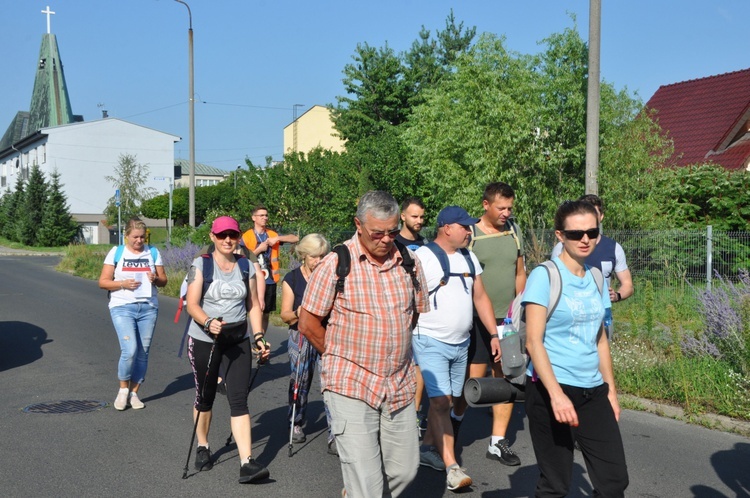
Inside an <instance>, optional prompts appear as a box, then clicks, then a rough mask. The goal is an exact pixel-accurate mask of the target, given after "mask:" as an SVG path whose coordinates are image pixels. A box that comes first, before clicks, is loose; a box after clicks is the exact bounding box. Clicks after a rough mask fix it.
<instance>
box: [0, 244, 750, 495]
mask: <svg viewBox="0 0 750 498" xmlns="http://www.w3.org/2000/svg"><path fill="white" fill-rule="evenodd" d="M58 261H59V258H58V257H50V256H45V257H24V256H15V255H6V256H0V385H2V390H1V391H0V400H2V403H0V452H1V454H2V457H1V458H2V464H0V483H1V484H2V486H1V487H0V496H104V495H108V496H136V495H144V496H209V495H224V496H240V495H247V494H251V495H255V496H263V497H265V498H274V497H295V496H299V497H336V496H339V493H340V490H341V487H342V481H341V472H340V468H339V464H338V460H337V458H336V457H333V456H331V455H328V454H327V453H326V444H325V443H326V435H325V416H324V414H323V407H322V401H321V396H320V394H319V392H318V391H319V390H318V389H317V388H316V389H315V392H313V393H312V394H311V403H310V410H309V420H308V427H307V433H308V440H307V442H306V443H305V444H302V445H297V446H295V454H294V456H293V457H291V458H290V457H289V456H288V453H287V443H288V432H287V430H286V422H285V414H286V386H287V382H288V380H287V379H288V372H289V366H288V359H287V356H286V353H285V346H286V342H285V341H286V331H285V330H284V329H281V328H273V329H272V330H270V331H269V334H268V335H269V338H270V341H271V342H272V344H273V349H274V354H273V355H272V359H271V362H270V364H268V365H265V366H263V367H261V369H260V371H259V373H258V376H257V379H256V382H255V386H254V387H253V390H252V392H251V393H250V407H251V412H252V415H253V440H254V443H253V454H254V457H255V458H256V459H257V460H259V461H260V462H261V463H263V464H265V465H266V466H268V468H269V469H270V472H271V477H270V479H269V480H268V481H266V482H264V483H261V484H257V485H240V484H238V483H237V477H238V467H239V462H238V459H237V450H236V447H235V446H234V445H233V444H232V445H229V446H226V447H225V446H224V442H225V440H226V438H227V436H228V435H229V411H228V407H227V405H226V402H225V401H224V399H223V398H221V397H218V398H217V403H216V405H215V411H214V421H213V432H212V433H211V435H210V442H211V446H212V450H213V451H214V454H215V455H216V456H217V457H218V463H217V464H216V465H215V466H214V468H213V470H211V471H210V472H202V473H197V474H196V473H195V472H194V471H193V470H192V465H191V468H190V472H189V476H188V478H187V479H182V473H183V467H184V465H185V459H186V456H187V450H188V445H189V443H190V435H191V431H192V422H191V419H190V407H191V403H192V399H193V387H192V380H191V373H190V368H189V366H188V363H187V360H186V359H185V358H178V357H177V350H178V348H179V342H180V337H181V334H182V329H183V325H184V320H185V316H186V315H183V316H182V319H181V321H180V323H179V324H174V323H173V317H174V313H175V310H176V303H177V301H176V299H172V298H166V297H162V298H161V299H160V304H161V309H160V311H161V314H160V317H159V322H158V325H157V331H156V334H155V338H154V343H153V345H152V348H151V357H150V364H149V372H148V375H147V381H146V383H145V384H144V386H143V388H142V390H141V394H142V396H141V399H143V401H144V402H145V403H146V408H145V409H144V410H140V411H134V410H131V409H128V410H126V411H124V412H118V411H116V410H114V409H113V408H112V406H111V403H112V402H113V400H114V398H115V395H116V393H117V379H116V365H117V358H118V355H119V348H118V345H117V339H116V335H115V333H114V330H113V328H112V324H111V321H110V318H109V312H108V310H107V297H106V293H105V292H104V291H102V290H100V289H99V288H98V287H97V284H96V282H92V281H87V280H83V279H80V278H77V277H72V276H69V275H66V274H62V273H59V272H56V271H54V266H55V265H56V263H57V262H58ZM61 400H62V401H70V400H81V401H92V402H96V401H99V402H102V403H103V404H104V406H102V407H101V408H99V409H96V410H93V411H90V412H86V413H60V414H49V413H33V412H31V413H29V412H25V411H24V408H26V407H29V406H38V404H40V403H50V402H57V401H61ZM515 415H516V416H515V417H514V421H513V423H512V426H511V432H510V437H511V439H512V441H513V448H514V449H515V451H516V452H517V453H518V454H519V456H520V458H521V461H522V464H521V466H520V467H513V468H510V467H504V466H502V465H499V464H497V463H496V462H493V461H490V460H487V459H486V458H485V456H484V453H485V451H486V445H487V439H488V437H489V428H490V416H489V413H488V411H487V410H486V409H481V410H480V409H476V410H470V411H469V413H468V414H467V418H466V419H465V422H464V424H463V426H462V431H461V437H460V442H461V445H462V449H461V451H460V454H459V455H460V458H459V459H460V461H462V464H463V466H465V467H466V468H467V472H468V474H469V475H470V476H472V478H473V479H474V485H473V486H472V488H471V489H470V490H468V491H467V493H468V494H469V495H471V496H477V497H479V496H481V497H483V498H496V497H517V496H530V495H533V490H534V485H535V482H536V476H537V468H536V465H535V459H534V455H533V451H532V448H531V442H530V439H529V435H528V430H527V427H526V420H525V418H524V416H523V406H521V405H516V413H515ZM621 428H622V434H623V438H624V440H625V450H626V454H627V459H628V467H629V471H630V481H631V484H630V487H629V489H628V491H627V496H643V497H691V496H695V497H709V498H719V497H735V496H750V440H748V439H747V438H744V437H741V436H737V435H732V434H727V433H723V432H718V431H711V430H708V429H705V428H703V427H698V426H691V425H687V424H685V423H682V422H679V421H675V420H671V419H665V418H660V417H658V416H655V415H652V414H648V413H640V412H634V411H629V410H626V411H625V412H624V413H623V416H622V420H621ZM190 460H191V463H192V455H191V457H190ZM451 495H453V493H452V492H450V491H447V490H446V489H445V478H444V474H443V473H440V472H437V471H434V470H431V469H427V468H420V470H419V474H418V475H417V478H416V480H415V482H414V484H413V485H412V486H411V488H410V490H409V492H408V493H407V496H409V497H418V498H422V497H424V498H433V497H440V496H451ZM590 495H591V486H590V484H589V482H588V480H587V478H586V470H585V466H584V464H583V459H582V458H581V456H580V454H577V456H576V466H575V477H574V487H573V490H572V492H571V496H590Z"/></svg>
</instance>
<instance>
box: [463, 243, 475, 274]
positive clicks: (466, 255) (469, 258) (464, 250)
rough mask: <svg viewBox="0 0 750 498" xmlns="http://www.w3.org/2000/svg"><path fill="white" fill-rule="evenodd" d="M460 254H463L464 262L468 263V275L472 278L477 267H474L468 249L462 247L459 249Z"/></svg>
mask: <svg viewBox="0 0 750 498" xmlns="http://www.w3.org/2000/svg"><path fill="white" fill-rule="evenodd" d="M459 251H460V252H461V254H463V255H464V259H465V260H466V264H467V265H469V276H470V277H471V278H472V279H474V278H475V277H476V276H477V269H476V268H475V267H474V261H473V260H472V259H471V254H469V250H468V249H466V248H465V247H462V248H460V249H459Z"/></svg>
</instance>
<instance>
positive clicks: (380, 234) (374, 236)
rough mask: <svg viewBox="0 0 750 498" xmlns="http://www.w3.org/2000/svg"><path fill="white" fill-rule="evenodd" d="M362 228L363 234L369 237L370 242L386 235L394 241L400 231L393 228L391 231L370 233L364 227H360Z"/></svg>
mask: <svg viewBox="0 0 750 498" xmlns="http://www.w3.org/2000/svg"><path fill="white" fill-rule="evenodd" d="M362 228H364V230H365V232H367V235H369V236H370V238H371V239H372V240H380V239H382V238H383V237H385V236H386V235H388V236H389V237H390V238H392V239H395V238H396V235H398V233H399V232H400V231H401V229H399V228H394V229H393V230H388V231H387V232H371V231H369V230H368V229H367V228H365V226H364V225H362Z"/></svg>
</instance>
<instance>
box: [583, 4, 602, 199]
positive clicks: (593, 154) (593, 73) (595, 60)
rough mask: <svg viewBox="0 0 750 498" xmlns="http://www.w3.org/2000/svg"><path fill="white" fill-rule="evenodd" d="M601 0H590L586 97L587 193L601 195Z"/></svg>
mask: <svg viewBox="0 0 750 498" xmlns="http://www.w3.org/2000/svg"><path fill="white" fill-rule="evenodd" d="M601 26H602V6H601V0H589V81H588V95H587V97H586V193H587V194H594V195H599V96H600V88H599V81H600V76H599V60H600V55H599V53H600V48H601Z"/></svg>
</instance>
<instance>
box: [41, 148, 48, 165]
mask: <svg viewBox="0 0 750 498" xmlns="http://www.w3.org/2000/svg"><path fill="white" fill-rule="evenodd" d="M46 163H47V144H42V164H46Z"/></svg>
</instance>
